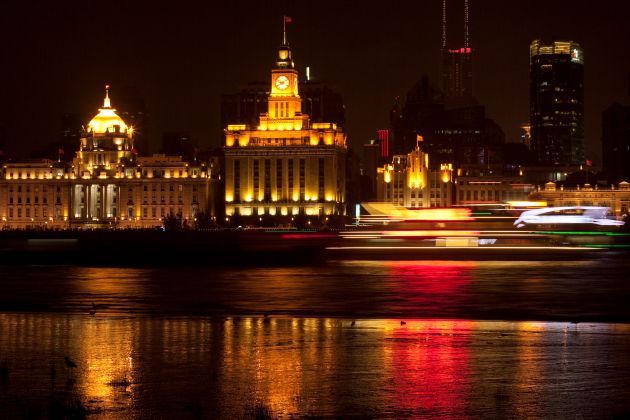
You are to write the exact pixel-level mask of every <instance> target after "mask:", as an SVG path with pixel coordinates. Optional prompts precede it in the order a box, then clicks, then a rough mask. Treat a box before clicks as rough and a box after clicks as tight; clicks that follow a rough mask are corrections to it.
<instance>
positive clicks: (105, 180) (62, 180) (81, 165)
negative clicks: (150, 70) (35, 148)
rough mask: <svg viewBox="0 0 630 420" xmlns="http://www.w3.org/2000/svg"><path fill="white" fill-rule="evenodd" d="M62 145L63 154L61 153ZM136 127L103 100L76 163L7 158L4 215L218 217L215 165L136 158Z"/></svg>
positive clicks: (34, 223) (152, 221) (136, 224)
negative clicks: (170, 214)
mask: <svg viewBox="0 0 630 420" xmlns="http://www.w3.org/2000/svg"><path fill="white" fill-rule="evenodd" d="M61 152H62V151H61V150H59V153H60V154H61ZM136 156H137V153H136V150H135V149H134V148H133V138H132V132H131V129H130V128H129V127H128V126H127V125H126V124H125V122H124V121H123V120H122V119H121V118H120V116H118V114H117V113H116V110H115V109H114V108H112V107H111V105H110V99H109V95H108V94H106V97H105V103H104V105H103V107H102V108H101V109H99V113H98V115H96V116H95V117H94V118H93V119H92V120H91V121H90V122H89V123H88V125H87V126H86V128H85V130H84V131H83V132H82V133H81V139H80V150H79V151H77V157H76V158H74V159H73V160H72V162H71V163H70V162H62V161H58V162H54V161H52V160H49V159H40V160H39V161H32V162H16V163H5V164H3V165H2V171H1V173H0V217H1V218H2V224H3V226H5V227H8V228H31V227H48V228H70V227H71V228H75V227H78V228H96V227H110V226H118V227H130V228H140V227H151V226H155V225H161V219H162V218H163V217H165V216H166V215H167V214H169V213H170V212H173V213H175V214H176V213H182V215H183V217H184V218H187V219H194V218H195V216H196V214H197V213H198V212H199V211H206V212H209V213H211V214H212V215H214V212H215V208H214V204H213V196H214V194H215V191H217V189H218V184H219V182H220V181H219V180H218V179H217V178H218V175H217V173H216V170H215V168H211V167H209V166H207V165H206V164H205V163H201V162H198V161H194V162H184V161H182V159H181V157H179V156H178V157H169V156H164V155H154V156H153V157H144V158H143V157H136Z"/></svg>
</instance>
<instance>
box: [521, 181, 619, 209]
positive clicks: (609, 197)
mask: <svg viewBox="0 0 630 420" xmlns="http://www.w3.org/2000/svg"><path fill="white" fill-rule="evenodd" d="M529 199H530V200H531V201H545V202H547V205H548V206H549V207H575V206H598V207H610V209H611V212H613V213H614V214H615V215H616V216H622V215H627V214H628V203H629V202H630V184H628V183H627V182H625V181H624V182H620V183H619V184H618V185H617V187H615V186H614V185H612V184H611V185H610V187H600V186H599V185H597V184H595V186H592V185H590V184H583V185H582V186H581V187H580V186H579V185H577V186H576V187H573V188H564V187H563V186H560V188H558V187H557V185H556V183H554V182H548V183H546V184H545V185H544V187H543V188H540V186H539V187H538V188H537V189H536V190H535V191H533V192H532V193H530V195H529Z"/></svg>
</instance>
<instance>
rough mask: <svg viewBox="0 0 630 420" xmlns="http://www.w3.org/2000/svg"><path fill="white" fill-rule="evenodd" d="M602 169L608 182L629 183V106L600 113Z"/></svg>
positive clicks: (613, 107) (619, 106) (617, 107)
mask: <svg viewBox="0 0 630 420" xmlns="http://www.w3.org/2000/svg"><path fill="white" fill-rule="evenodd" d="M602 158H603V161H602V163H603V165H602V166H603V169H604V172H605V173H606V176H607V177H608V179H609V181H610V182H620V181H630V165H629V164H628V162H630V106H622V105H620V104H618V103H616V104H613V105H611V106H610V107H609V108H608V109H607V110H605V111H604V112H602Z"/></svg>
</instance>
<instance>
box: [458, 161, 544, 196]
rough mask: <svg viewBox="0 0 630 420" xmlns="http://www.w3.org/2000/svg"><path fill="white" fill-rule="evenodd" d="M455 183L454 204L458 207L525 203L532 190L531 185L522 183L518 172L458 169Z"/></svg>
mask: <svg viewBox="0 0 630 420" xmlns="http://www.w3.org/2000/svg"><path fill="white" fill-rule="evenodd" d="M455 183H456V185H457V187H456V188H457V197H456V201H455V203H456V204H458V205H461V204H463V205H466V204H495V203H496V204H505V203H507V202H509V201H525V200H526V199H527V196H528V194H529V192H530V191H531V190H532V188H533V186H532V185H529V184H525V183H523V177H522V176H520V175H519V171H518V170H517V171H509V170H490V169H479V168H477V169H466V168H460V169H458V170H457V176H456V177H455Z"/></svg>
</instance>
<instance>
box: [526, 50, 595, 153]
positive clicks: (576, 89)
mask: <svg viewBox="0 0 630 420" xmlns="http://www.w3.org/2000/svg"><path fill="white" fill-rule="evenodd" d="M530 122H531V148H532V150H533V152H534V154H535V155H536V158H537V160H538V163H539V164H540V165H580V164H583V163H584V54H583V52H582V48H581V47H580V46H579V45H578V44H577V43H575V42H573V41H568V40H566V41H565V40H556V41H554V42H553V44H551V45H544V44H543V43H542V42H541V41H540V40H535V41H534V42H532V44H531V46H530Z"/></svg>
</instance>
